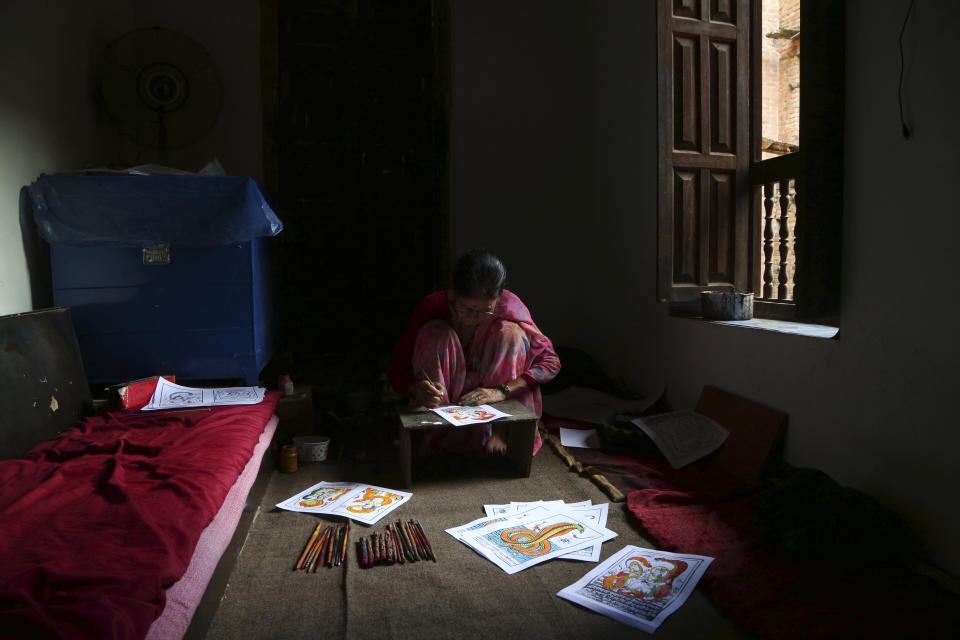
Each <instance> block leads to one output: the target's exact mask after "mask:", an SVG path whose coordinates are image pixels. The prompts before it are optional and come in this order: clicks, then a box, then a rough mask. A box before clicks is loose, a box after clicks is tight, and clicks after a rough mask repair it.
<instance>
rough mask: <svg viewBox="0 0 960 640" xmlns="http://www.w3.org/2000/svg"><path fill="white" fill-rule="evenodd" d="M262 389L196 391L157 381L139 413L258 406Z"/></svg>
mask: <svg viewBox="0 0 960 640" xmlns="http://www.w3.org/2000/svg"><path fill="white" fill-rule="evenodd" d="M266 391H267V390H266V389H265V388H263V387H219V388H215V389H197V388H194V387H185V386H183V385H180V384H176V383H175V382H170V381H169V380H167V379H166V378H159V379H158V380H157V388H156V389H154V391H153V395H152V396H151V397H150V402H148V403H147V404H145V405H143V407H142V408H141V409H140V410H141V411H156V410H158V409H186V408H190V407H220V406H224V405H243V404H260V403H261V402H263V394H264V393H266Z"/></svg>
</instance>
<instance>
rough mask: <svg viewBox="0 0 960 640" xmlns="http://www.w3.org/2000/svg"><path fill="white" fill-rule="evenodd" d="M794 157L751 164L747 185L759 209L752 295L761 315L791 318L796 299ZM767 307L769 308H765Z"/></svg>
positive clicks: (797, 199) (797, 186)
mask: <svg viewBox="0 0 960 640" xmlns="http://www.w3.org/2000/svg"><path fill="white" fill-rule="evenodd" d="M799 155H800V154H798V153H795V154H790V155H786V156H780V157H778V158H774V159H770V160H765V161H763V162H758V163H755V164H754V165H753V166H752V167H751V170H750V176H751V177H750V181H751V183H752V184H753V186H754V188H756V189H757V190H758V191H759V192H760V193H759V197H758V198H757V199H755V200H754V202H756V203H758V204H759V206H760V211H759V212H758V214H759V215H758V218H759V229H760V233H759V234H758V237H757V236H755V237H757V241H758V245H759V246H758V247H757V249H756V250H757V251H758V253H759V255H758V256H757V257H758V261H757V263H756V264H757V265H758V266H759V269H758V270H757V271H755V274H756V278H755V280H754V282H755V283H756V287H755V291H754V295H755V297H756V300H757V302H758V303H760V307H761V309H763V308H764V306H766V307H767V308H766V309H765V311H766V312H765V313H763V315H767V316H771V315H776V316H783V315H787V316H789V315H791V314H792V312H793V306H794V302H795V301H796V298H797V287H798V282H797V277H796V273H797V267H798V265H797V260H796V240H797V229H798V224H799V221H800V219H801V218H802V215H801V214H800V211H801V208H800V206H799V205H800V204H801V198H800V197H799V194H800V181H799V180H798V178H797V176H798V175H799V173H800V171H799V168H800V162H799V160H800V158H799ZM767 303H770V304H767Z"/></svg>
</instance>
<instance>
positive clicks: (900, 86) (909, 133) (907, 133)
mask: <svg viewBox="0 0 960 640" xmlns="http://www.w3.org/2000/svg"><path fill="white" fill-rule="evenodd" d="M916 3H917V0H910V6H909V7H907V15H905V16H904V17H903V26H902V27H900V81H899V82H898V84H897V101H898V102H899V104H900V127H901V129H900V130H901V131H902V132H903V137H904V138H907V139H908V140H909V139H910V136H912V135H913V131H912V130H911V129H910V125H908V124H907V119H906V118H905V117H904V115H903V33H904V32H905V31H906V30H907V22H909V21H910V14H911V13H913V5H915V4H916Z"/></svg>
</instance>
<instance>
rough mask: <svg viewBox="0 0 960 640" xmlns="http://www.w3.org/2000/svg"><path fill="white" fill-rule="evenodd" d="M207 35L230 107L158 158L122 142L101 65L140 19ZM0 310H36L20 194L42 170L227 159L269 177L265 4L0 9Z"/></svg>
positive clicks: (107, 3)
mask: <svg viewBox="0 0 960 640" xmlns="http://www.w3.org/2000/svg"><path fill="white" fill-rule="evenodd" d="M153 26H160V27H166V28H168V29H172V30H175V31H179V32H180V33H183V34H185V35H187V36H189V37H191V38H193V39H194V40H197V41H198V42H200V43H202V44H203V45H204V47H205V48H206V49H207V51H208V52H209V53H210V54H211V56H212V57H213V58H214V60H215V61H216V63H217V65H218V66H219V68H220V73H221V75H222V77H223V85H224V106H223V110H222V112H221V114H220V118H219V120H218V121H217V124H216V125H215V127H214V128H213V130H211V131H210V132H209V133H208V134H207V135H206V136H204V137H203V138H202V139H200V140H198V141H197V142H196V143H195V144H193V145H190V146H189V147H186V148H184V149H182V150H179V151H175V152H170V153H168V154H167V156H166V157H161V156H160V155H159V154H158V153H157V152H156V151H155V150H152V149H138V148H136V147H135V146H134V145H132V144H131V143H129V142H128V141H125V140H124V139H122V138H121V137H120V136H119V135H118V134H117V133H116V131H115V130H114V129H113V127H112V126H111V125H110V123H109V122H107V120H106V119H105V118H104V117H103V116H102V114H100V112H99V111H98V109H97V107H96V104H95V99H94V88H95V86H96V70H97V61H98V60H99V56H100V53H101V52H102V50H103V48H104V47H105V46H106V45H107V44H109V43H110V42H112V41H113V40H114V39H116V38H118V37H120V36H121V35H123V34H125V33H127V32H128V31H131V30H133V29H138V28H143V27H153ZM0 60H3V62H2V63H0V315H2V314H9V313H18V312H23V311H28V310H30V308H31V298H30V285H29V278H28V274H27V269H26V265H25V262H24V256H23V247H22V243H21V239H20V223H19V191H20V188H21V187H22V186H24V185H27V184H29V183H30V182H32V181H33V180H34V179H35V178H36V177H37V176H39V175H40V174H41V173H53V172H57V171H69V170H74V169H80V168H84V167H89V166H103V165H106V164H113V165H118V166H130V165H135V164H141V163H146V162H155V163H161V164H166V165H171V166H176V167H179V168H183V169H187V170H196V169H199V168H200V167H201V166H202V165H203V164H204V163H205V162H207V161H208V160H209V159H211V158H213V157H218V158H219V159H220V161H221V163H222V164H223V165H224V167H225V168H226V170H227V172H228V173H231V174H236V175H249V176H252V177H254V178H256V179H259V178H260V176H261V126H262V125H261V100H260V65H259V60H260V31H259V3H258V2H256V1H255V0H244V1H243V2H227V1H226V0H220V1H218V2H205V3H196V2H190V1H188V0H170V1H169V2H163V3H156V2H148V1H146V0H136V1H134V2H123V1H120V0H90V1H87V2H82V3H81V2H72V1H71V0H32V1H28V0H13V1H10V2H4V3H2V5H0Z"/></svg>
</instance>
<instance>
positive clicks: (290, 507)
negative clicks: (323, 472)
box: [277, 482, 413, 524]
mask: <svg viewBox="0 0 960 640" xmlns="http://www.w3.org/2000/svg"><path fill="white" fill-rule="evenodd" d="M412 497H413V494H412V493H407V492H405V491H399V490H397V489H385V488H383V487H377V486H374V485H370V484H360V483H356V482H319V483H317V484H315V485H313V486H312V487H310V488H309V489H305V490H303V491H301V492H300V493H298V494H296V495H295V496H292V497H290V498H287V499H286V500H284V501H283V502H280V503H278V504H277V506H278V507H279V508H281V509H286V510H287V511H299V512H301V513H316V514H329V515H335V516H343V517H345V518H350V519H351V520H356V521H357V522H363V523H364V524H373V523H375V522H376V521H377V520H379V519H380V518H382V517H383V516H385V515H387V514H388V513H389V512H391V511H393V510H394V509H396V508H397V507H399V506H400V505H401V504H404V503H406V502H407V501H408V500H410V498H412Z"/></svg>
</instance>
